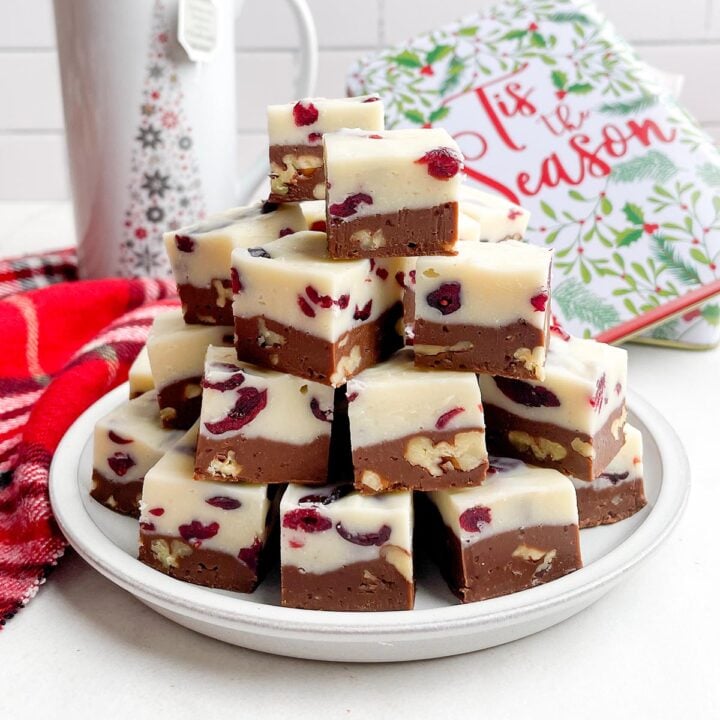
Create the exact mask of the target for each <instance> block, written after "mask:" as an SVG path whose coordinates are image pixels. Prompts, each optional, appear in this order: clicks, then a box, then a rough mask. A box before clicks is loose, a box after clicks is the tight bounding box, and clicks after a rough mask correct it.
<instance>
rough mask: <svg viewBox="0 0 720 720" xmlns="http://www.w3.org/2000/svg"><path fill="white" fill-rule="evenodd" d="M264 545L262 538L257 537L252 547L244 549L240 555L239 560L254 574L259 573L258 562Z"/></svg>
mask: <svg viewBox="0 0 720 720" xmlns="http://www.w3.org/2000/svg"><path fill="white" fill-rule="evenodd" d="M262 549H263V544H262V541H261V540H260V538H258V537H256V538H255V540H253V544H252V545H251V546H250V547H246V548H242V550H240V552H239V553H238V560H241V561H242V562H244V563H245V564H246V565H247V566H248V567H249V568H250V569H251V570H252V571H253V572H257V568H258V560H259V559H260V553H261V552H262Z"/></svg>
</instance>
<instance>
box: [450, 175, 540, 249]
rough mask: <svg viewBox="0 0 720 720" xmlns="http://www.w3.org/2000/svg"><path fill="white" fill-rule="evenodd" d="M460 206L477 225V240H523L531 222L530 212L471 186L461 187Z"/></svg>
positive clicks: (500, 197)
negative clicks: (478, 234) (478, 233)
mask: <svg viewBox="0 0 720 720" xmlns="http://www.w3.org/2000/svg"><path fill="white" fill-rule="evenodd" d="M460 206H461V208H462V210H463V212H464V213H466V214H467V215H469V216H470V217H472V218H474V219H475V220H477V221H478V222H479V223H480V237H479V239H480V240H484V241H487V242H500V241H502V240H511V239H512V240H522V239H523V237H524V236H525V231H526V230H527V226H528V223H529V222H530V213H529V212H528V211H527V210H525V209H524V208H522V207H520V206H519V205H515V204H514V203H511V202H509V201H508V200H506V199H505V198H504V197H502V196H500V195H493V194H491V193H486V192H483V191H482V190H477V189H476V188H474V187H471V186H470V185H462V186H461V187H460Z"/></svg>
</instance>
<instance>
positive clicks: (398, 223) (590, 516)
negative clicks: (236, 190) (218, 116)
mask: <svg viewBox="0 0 720 720" xmlns="http://www.w3.org/2000/svg"><path fill="white" fill-rule="evenodd" d="M268 121H269V122H268V124H269V135H270V187H271V193H270V196H269V198H268V200H267V201H265V202H259V203H257V204H255V205H252V206H249V207H244V208H236V209H233V210H228V211H227V212H224V213H221V214H218V215H216V216H213V217H211V218H209V219H206V220H204V221H202V222H200V223H198V224H196V225H193V226H191V227H186V228H181V229H178V230H173V231H171V232H168V233H166V236H165V242H166V247H167V252H168V255H169V257H170V261H171V265H172V268H173V272H174V275H175V279H176V281H177V286H178V293H179V296H180V300H181V304H182V307H181V308H179V309H177V310H171V311H168V312H166V313H164V314H162V315H160V316H158V318H157V319H156V321H155V323H154V325H153V328H152V331H151V334H150V337H149V340H148V343H147V346H146V349H145V350H144V351H143V353H141V355H140V356H139V357H138V359H137V361H136V363H135V365H134V366H133V369H132V371H131V373H130V394H131V398H132V399H131V400H130V401H129V402H128V403H126V404H124V405H122V406H121V407H119V408H118V409H116V410H115V411H113V412H112V413H110V414H109V415H108V416H107V417H105V418H104V419H103V420H101V421H100V422H99V423H98V425H97V428H96V432H95V448H94V449H95V457H94V470H93V487H92V491H91V493H92V495H93V497H94V498H95V499H97V500H98V501H99V502H101V503H103V504H105V505H106V506H107V507H109V508H111V509H113V510H115V511H117V512H121V513H126V514H129V515H133V516H135V517H138V518H139V521H140V531H139V535H140V543H139V557H140V560H142V561H143V562H144V563H146V564H148V565H150V566H151V567H153V568H156V569H157V570H159V571H161V572H163V573H166V574H168V575H170V576H172V577H174V578H177V579H180V580H184V581H187V582H192V583H197V584H200V585H205V586H209V587H215V588H222V589H226V590H234V591H238V592H251V591H252V590H253V589H254V588H255V587H256V586H257V584H258V582H259V581H260V580H261V579H262V576H263V573H264V572H265V570H266V568H267V567H268V566H270V565H271V564H272V563H273V562H275V556H277V554H278V549H279V563H280V573H281V598H280V599H281V602H282V604H283V605H285V606H288V607H295V608H306V609H322V610H350V611H359V610H362V611H368V610H370V611H372V610H375V611H377V610H407V609H411V608H412V607H413V603H414V594H415V575H414V553H423V554H424V553H427V554H428V555H430V556H433V557H434V558H435V559H436V561H437V563H438V564H439V567H440V570H441V572H442V574H443V575H444V577H445V578H446V580H447V583H448V585H449V587H450V589H451V590H452V591H453V592H454V593H455V594H456V595H457V597H458V598H459V599H460V600H461V601H462V602H473V601H478V600H484V599H488V598H492V597H497V596H500V595H504V594H507V593H512V592H517V591H519V590H523V589H526V588H530V587H533V586H535V585H538V584H541V583H546V582H548V581H550V580H553V579H555V578H558V577H560V576H562V575H565V574H567V573H569V572H572V571H574V570H576V569H578V568H580V567H581V565H582V559H581V553H580V540H579V529H580V528H586V527H592V526H595V525H601V524H608V523H613V522H615V521H617V520H621V519H623V518H626V517H629V516H630V515H632V514H633V513H635V512H637V511H638V510H639V509H641V508H642V507H643V506H644V504H645V497H644V491H643V470H642V437H641V435H640V433H639V432H638V430H636V429H635V428H633V427H632V426H631V425H629V424H627V423H626V421H625V418H626V410H625V392H626V376H627V367H626V366H627V358H626V353H625V351H624V350H621V349H618V348H615V347H611V346H608V345H604V344H601V343H597V342H595V341H593V340H590V339H581V338H575V337H570V336H569V335H568V334H566V333H565V332H564V330H563V329H562V328H561V327H560V326H559V325H558V324H557V323H556V322H555V320H554V318H553V316H552V314H551V288H550V276H551V264H552V255H551V251H550V250H548V249H545V248H540V247H536V246H533V245H530V244H527V243H525V242H523V235H524V231H525V229H526V227H527V224H528V214H527V212H526V211H524V210H523V209H522V208H520V207H517V206H516V205H514V204H512V203H510V202H508V201H506V200H505V199H503V198H500V197H496V196H492V195H488V194H486V193H483V192H480V191H478V190H473V189H470V188H468V187H466V186H463V185H462V184H461V178H462V169H463V162H462V155H461V153H460V150H459V148H458V146H457V144H456V143H455V142H454V140H453V139H452V138H451V137H450V135H448V133H447V132H446V131H444V130H442V129H433V128H429V129H419V130H385V129H384V124H383V107H382V102H381V101H380V99H379V98H378V97H376V96H367V97H359V98H352V99H342V100H326V99H305V100H301V101H298V102H296V103H291V104H288V105H281V106H271V107H270V108H269V109H268ZM488 450H489V451H490V453H491V454H488Z"/></svg>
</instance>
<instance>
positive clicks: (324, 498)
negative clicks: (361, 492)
mask: <svg viewBox="0 0 720 720" xmlns="http://www.w3.org/2000/svg"><path fill="white" fill-rule="evenodd" d="M354 489H355V488H354V487H353V486H352V485H351V484H350V483H345V484H344V485H336V486H335V487H334V488H333V489H332V490H331V491H330V493H329V494H328V495H321V494H320V493H312V494H310V495H303V496H302V497H301V498H300V499H299V500H298V503H299V504H301V505H302V504H303V503H315V504H321V505H330V504H331V503H334V502H335V501H336V500H340V499H341V498H344V497H345V496H346V495H349V494H350V493H351V492H352V491H353V490H354Z"/></svg>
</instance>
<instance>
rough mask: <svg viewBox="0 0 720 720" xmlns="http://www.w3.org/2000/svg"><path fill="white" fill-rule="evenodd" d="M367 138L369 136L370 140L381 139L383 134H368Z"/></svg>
mask: <svg viewBox="0 0 720 720" xmlns="http://www.w3.org/2000/svg"><path fill="white" fill-rule="evenodd" d="M368 138H369V139H370V140H382V139H383V136H382V135H378V134H377V133H373V134H372V135H368Z"/></svg>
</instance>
